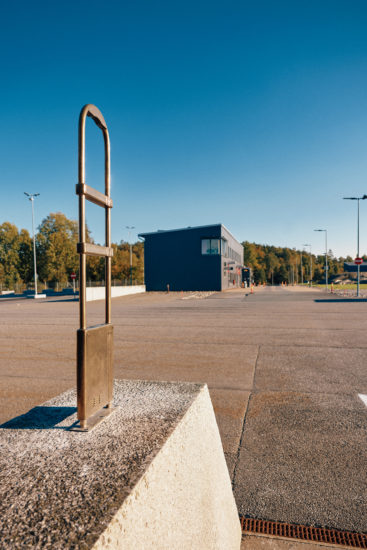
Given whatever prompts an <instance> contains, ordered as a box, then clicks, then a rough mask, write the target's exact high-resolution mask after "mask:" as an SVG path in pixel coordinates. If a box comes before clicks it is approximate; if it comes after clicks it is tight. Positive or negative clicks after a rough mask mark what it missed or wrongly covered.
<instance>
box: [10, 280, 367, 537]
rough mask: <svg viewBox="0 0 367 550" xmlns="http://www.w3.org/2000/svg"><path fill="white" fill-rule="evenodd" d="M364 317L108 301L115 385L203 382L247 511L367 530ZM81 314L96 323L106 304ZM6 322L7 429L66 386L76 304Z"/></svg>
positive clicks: (358, 309)
mask: <svg viewBox="0 0 367 550" xmlns="http://www.w3.org/2000/svg"><path fill="white" fill-rule="evenodd" d="M184 298H187V296H186V295H185V296H184ZM366 305H367V304H366V303H365V302H358V301H349V302H344V301H343V300H339V299H337V298H335V297H334V298H332V297H330V296H327V295H326V294H325V293H323V292H322V291H319V290H309V289H302V290H300V291H297V290H296V289H291V288H288V289H285V288H265V289H256V290H255V294H254V295H249V293H248V292H246V291H244V290H237V291H230V292H225V293H217V294H213V295H210V296H208V297H205V298H203V299H196V298H195V297H194V296H193V297H192V298H191V299H182V297H181V296H180V294H175V293H171V294H169V295H168V294H165V293H157V294H155V293H148V294H146V295H140V296H135V297H134V296H131V297H126V298H116V299H114V300H113V307H112V314H113V323H114V326H115V375H116V376H117V377H120V378H125V377H126V378H139V379H151V380H154V379H156V380H187V381H193V382H208V385H209V390H210V392H211V396H212V400H213V404H214V409H215V412H216V416H217V421H218V426H219V429H220V432H221V437H222V442H223V447H224V451H225V454H226V458H227V463H228V467H229V470H230V473H231V475H233V478H232V482H233V488H234V493H235V496H236V500H237V504H238V507H239V509H240V511H242V512H243V513H247V514H248V515H250V516H254V517H258V516H259V515H261V517H262V519H270V520H272V519H279V518H280V517H281V518H283V519H284V520H286V521H294V522H296V523H301V524H304V523H307V522H312V523H313V524H316V525H321V526H329V527H330V526H335V527H337V528H340V529H350V528H352V529H356V530H358V531H363V532H365V531H367V525H366V517H367V515H366V513H365V506H366V502H367V495H366V481H365V479H363V472H365V471H366V466H367V463H366V456H367V444H366V437H365V436H366V434H365V431H364V430H365V426H366V419H367V408H366V407H365V405H364V404H363V403H362V401H361V400H359V399H358V396H357V394H358V393H361V394H367V379H366V376H365V374H364V372H365V358H364V357H365V353H366V351H367V350H366V348H367V340H366V338H365V333H366V329H367V315H366ZM87 309H88V319H89V323H90V324H95V323H96V322H101V320H103V302H94V303H90V304H88V308H87ZM0 311H1V320H0V344H1V348H0V349H1V351H0V354H1V355H0V398H5V401H2V403H3V404H2V405H1V406H0V417H1V419H2V420H3V421H4V420H7V419H9V418H11V417H12V416H14V415H15V414H20V413H22V412H26V411H27V410H28V409H29V408H30V407H32V406H34V405H36V404H38V403H41V402H42V401H44V400H45V399H47V398H50V397H52V396H53V395H57V394H58V393H60V392H61V391H62V390H64V389H66V388H68V387H72V386H73V385H74V383H75V382H74V379H75V330H76V328H77V319H78V304H77V303H73V302H72V301H65V302H57V301H53V302H51V301H50V300H47V301H46V302H43V303H34V301H32V302H31V301H23V302H20V301H18V303H17V302H16V300H7V301H6V302H3V303H1V302H0ZM236 447H237V448H236ZM297 483H300V486H299V491H297Z"/></svg>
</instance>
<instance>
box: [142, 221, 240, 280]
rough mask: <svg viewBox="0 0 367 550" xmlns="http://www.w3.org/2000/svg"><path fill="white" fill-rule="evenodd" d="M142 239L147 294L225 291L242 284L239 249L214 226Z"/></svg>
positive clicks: (219, 226)
mask: <svg viewBox="0 0 367 550" xmlns="http://www.w3.org/2000/svg"><path fill="white" fill-rule="evenodd" d="M139 237H143V238H144V239H145V245H144V260H145V261H144V266H145V267H144V269H145V284H146V289H147V291H151V290H161V291H162V290H167V285H169V288H170V290H173V291H180V290H225V289H227V288H233V287H239V286H241V282H242V267H243V246H242V245H241V244H240V243H239V242H238V241H237V240H236V239H235V238H234V237H233V236H232V235H231V233H230V232H229V231H228V229H226V228H225V227H224V225H222V224H220V223H218V224H215V225H203V226H200V227H186V228H183V229H172V230H169V231H161V230H158V231H156V232H154V233H141V234H140V235H139Z"/></svg>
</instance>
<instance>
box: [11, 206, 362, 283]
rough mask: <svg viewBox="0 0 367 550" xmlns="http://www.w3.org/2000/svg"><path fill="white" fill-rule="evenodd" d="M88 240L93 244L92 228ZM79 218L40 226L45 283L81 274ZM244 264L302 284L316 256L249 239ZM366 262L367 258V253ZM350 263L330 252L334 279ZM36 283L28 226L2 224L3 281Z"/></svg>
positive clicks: (136, 274)
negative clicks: (77, 245)
mask: <svg viewBox="0 0 367 550" xmlns="http://www.w3.org/2000/svg"><path fill="white" fill-rule="evenodd" d="M86 231H87V240H88V241H89V242H93V239H92V238H91V235H90V231H89V230H88V228H87V229H86ZM78 240H79V239H78V222H77V221H76V220H70V219H68V218H67V217H66V216H65V215H64V214H62V213H61V212H57V213H51V214H49V215H48V216H47V217H46V218H45V219H44V220H43V221H42V223H41V225H40V226H39V227H38V231H37V235H36V257H37V273H38V279H39V281H41V282H44V283H46V284H48V285H49V286H52V284H53V283H55V282H56V281H57V282H58V283H59V284H60V285H64V286H65V285H66V284H67V282H70V275H71V273H73V272H75V273H76V274H77V275H78V271H79V256H78V254H77V252H76V244H77V242H78ZM242 245H243V247H244V264H245V265H247V266H249V267H251V269H252V271H253V276H254V280H255V282H256V283H265V282H267V283H273V284H280V283H282V282H287V283H290V284H292V283H295V284H297V283H301V282H302V281H303V282H306V281H309V280H310V276H311V254H310V253H309V252H307V251H305V250H302V251H301V250H296V249H294V248H283V247H275V246H269V245H261V244H257V243H250V242H249V241H244V242H243V243H242ZM112 247H113V250H114V255H113V258H112V268H111V274H112V279H115V280H119V281H120V280H128V279H129V278H130V245H129V244H128V243H126V242H123V241H121V242H120V243H119V244H117V243H113V244H112ZM364 259H365V260H366V259H367V258H366V257H364ZM345 261H352V258H351V257H350V256H348V257H347V258H336V257H334V255H333V253H332V251H331V250H329V252H328V264H329V274H328V276H329V279H330V280H332V279H333V278H334V277H335V276H336V275H338V274H341V273H342V272H343V264H344V262H345ZM132 266H133V267H132V278H133V280H134V281H136V282H137V284H141V283H143V281H144V244H143V243H142V242H136V243H135V244H133V245H132ZM104 269H105V268H104V258H99V257H93V256H89V257H87V280H88V281H91V282H95V281H99V282H102V281H104V278H105V273H104ZM312 280H313V281H314V282H315V283H321V282H323V281H324V280H325V255H324V254H321V255H314V254H312ZM33 281H34V272H33V241H32V238H31V236H30V235H29V232H28V231H27V230H26V229H20V230H18V228H17V227H16V226H15V225H13V224H11V223H10V222H4V223H3V224H2V225H0V285H1V287H2V288H9V289H13V288H15V287H16V286H21V285H29V284H30V283H32V282H33Z"/></svg>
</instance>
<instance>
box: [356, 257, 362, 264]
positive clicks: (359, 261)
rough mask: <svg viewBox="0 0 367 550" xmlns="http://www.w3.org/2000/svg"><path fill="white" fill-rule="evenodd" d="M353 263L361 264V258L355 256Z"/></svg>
mask: <svg viewBox="0 0 367 550" xmlns="http://www.w3.org/2000/svg"><path fill="white" fill-rule="evenodd" d="M354 263H355V264H357V265H360V264H363V258H356V259H355V260H354Z"/></svg>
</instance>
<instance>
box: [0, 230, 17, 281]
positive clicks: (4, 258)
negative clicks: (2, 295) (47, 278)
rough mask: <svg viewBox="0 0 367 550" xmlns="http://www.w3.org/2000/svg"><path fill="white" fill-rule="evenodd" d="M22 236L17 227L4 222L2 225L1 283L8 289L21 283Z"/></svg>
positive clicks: (0, 249)
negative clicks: (20, 252) (20, 250)
mask: <svg viewBox="0 0 367 550" xmlns="http://www.w3.org/2000/svg"><path fill="white" fill-rule="evenodd" d="M19 247H20V236H19V233H18V229H17V227H16V226H15V225H13V224H11V223H9V222H4V223H3V224H2V225H0V264H1V266H2V269H1V271H0V283H1V284H3V285H5V286H6V287H8V288H14V285H15V284H17V283H19V282H21V277H20V275H19V271H18V268H19Z"/></svg>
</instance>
